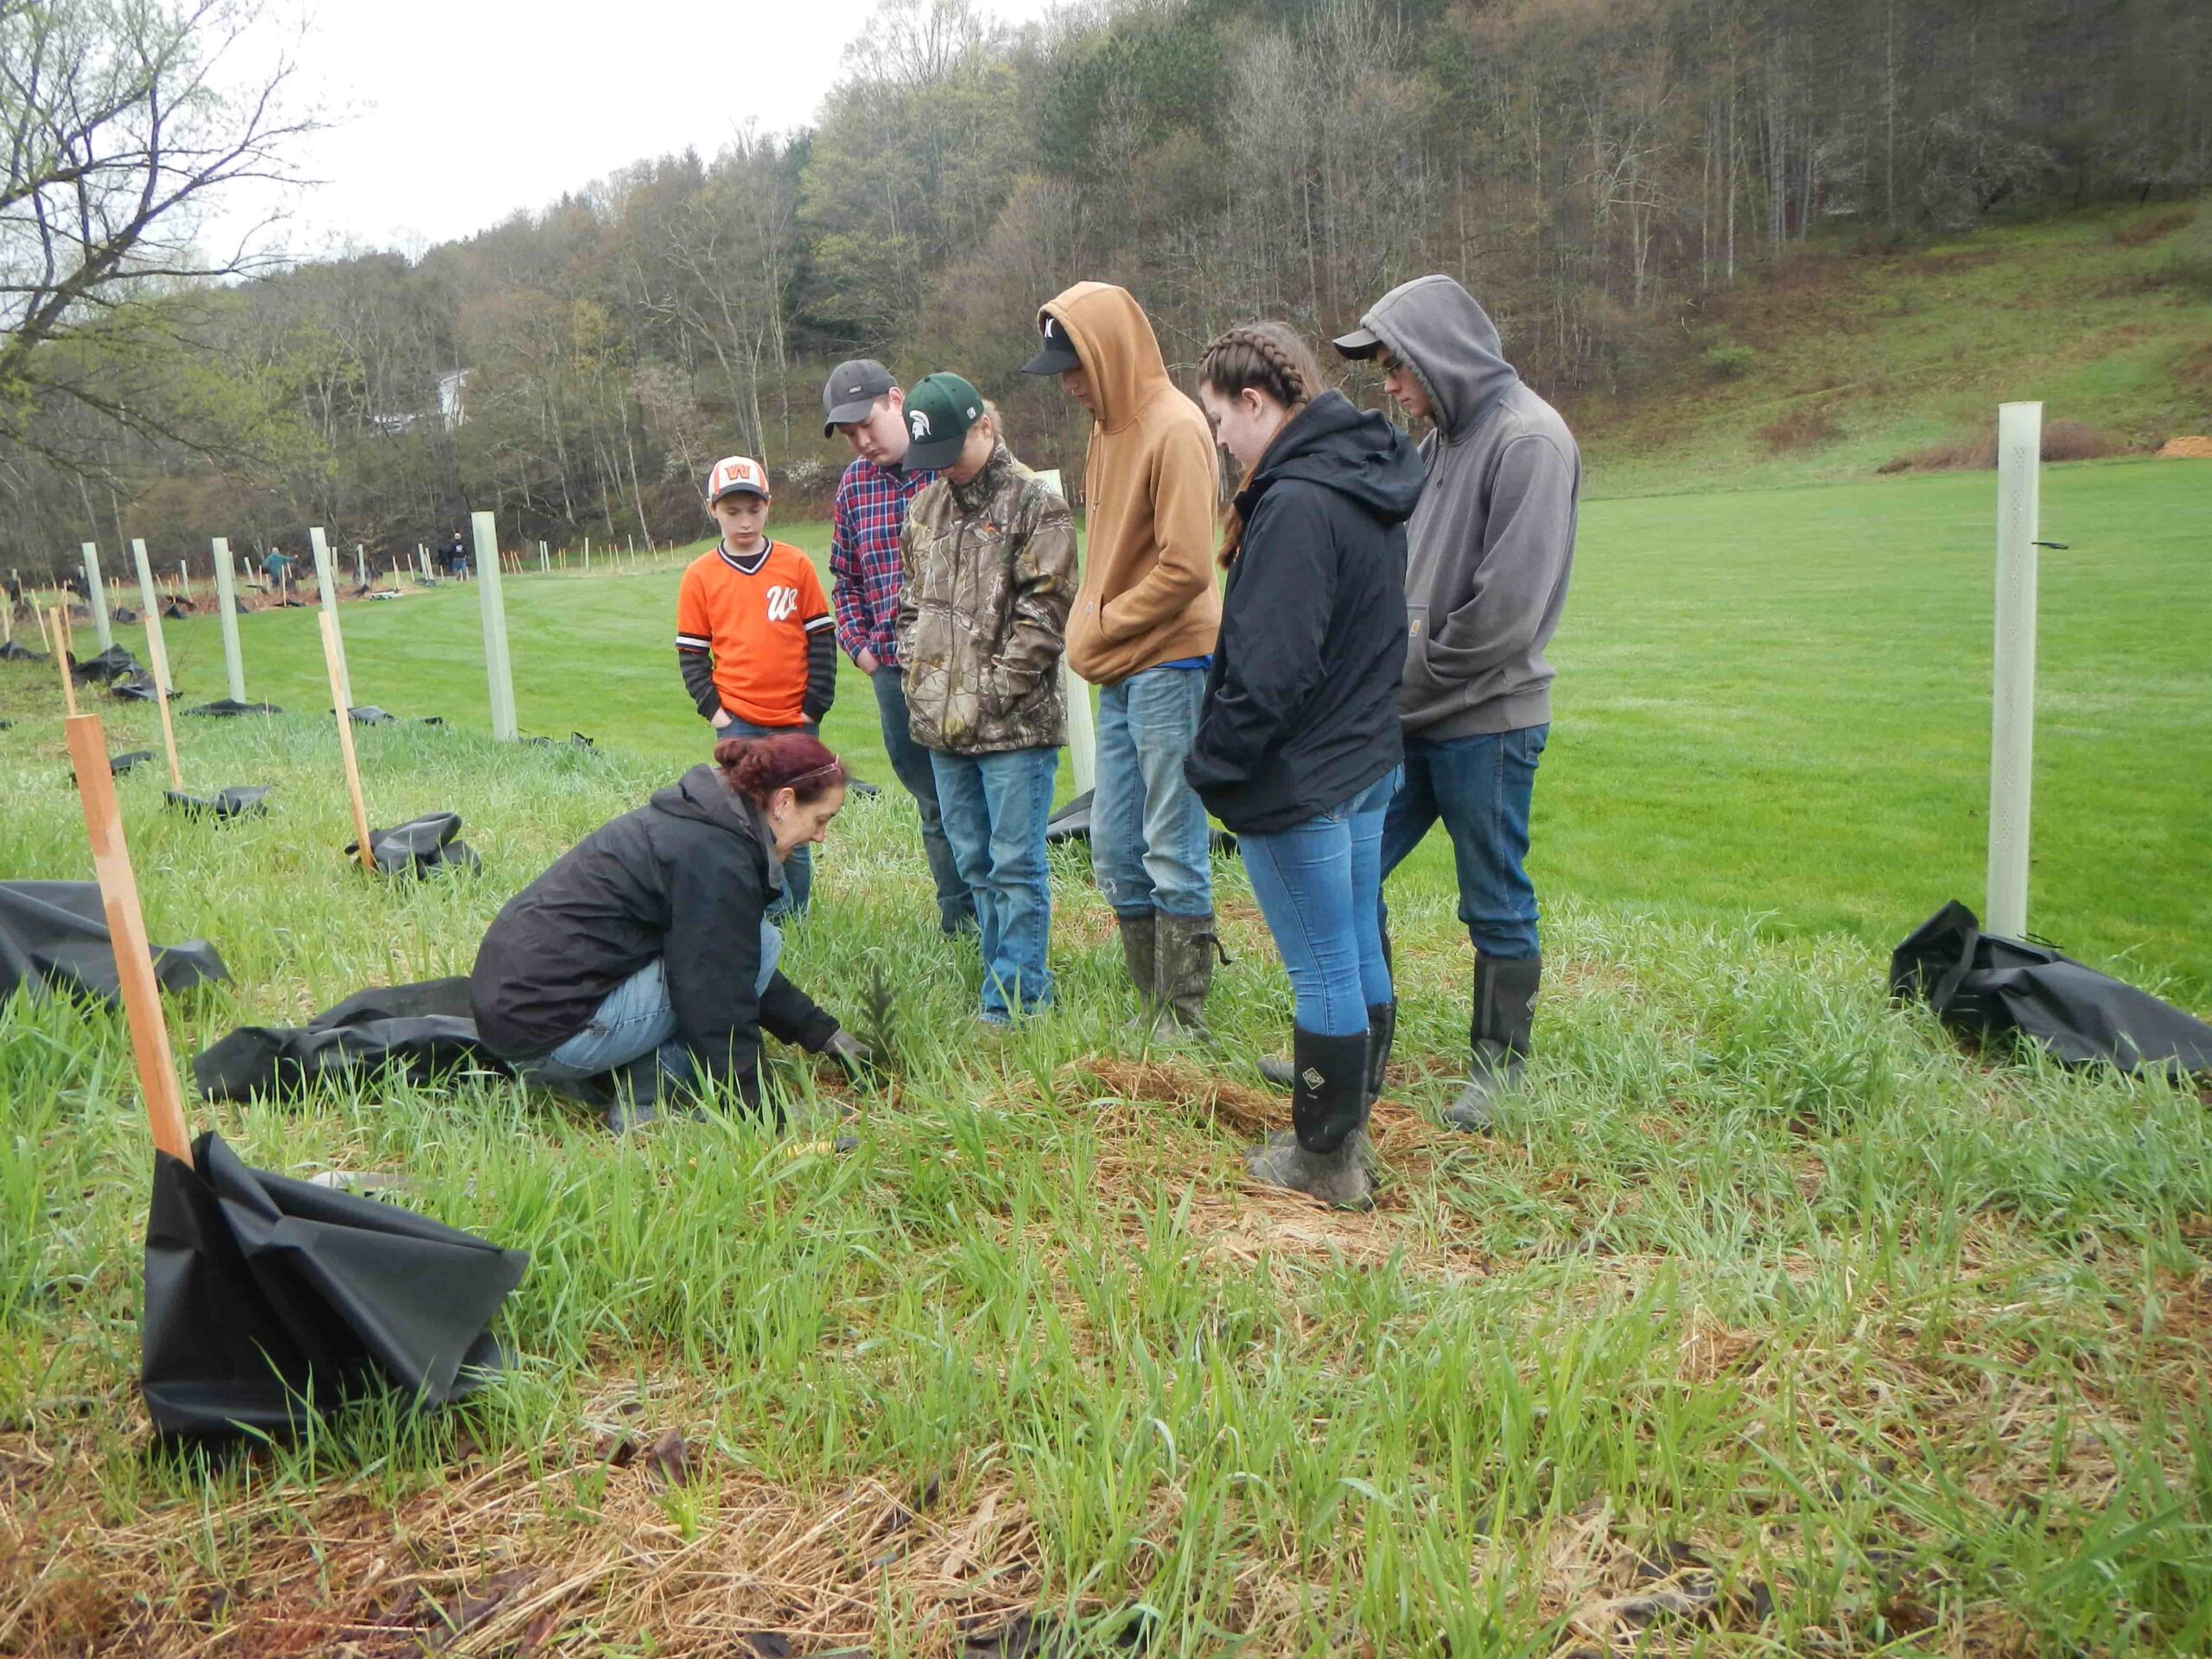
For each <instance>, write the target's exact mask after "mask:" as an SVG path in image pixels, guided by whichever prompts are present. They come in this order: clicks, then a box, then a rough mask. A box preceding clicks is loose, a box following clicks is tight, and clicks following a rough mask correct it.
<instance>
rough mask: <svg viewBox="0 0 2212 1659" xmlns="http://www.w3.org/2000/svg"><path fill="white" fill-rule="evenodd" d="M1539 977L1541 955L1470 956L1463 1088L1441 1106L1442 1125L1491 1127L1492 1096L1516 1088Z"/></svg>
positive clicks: (1533, 1015)
mask: <svg viewBox="0 0 2212 1659" xmlns="http://www.w3.org/2000/svg"><path fill="white" fill-rule="evenodd" d="M1543 976H1544V961H1543V958H1542V957H1526V958H1524V959H1522V960H1518V961H1512V962H1504V961H1500V960H1499V959H1498V958H1497V957H1476V958H1475V1014H1474V1023H1473V1025H1472V1026H1471V1028H1470V1029H1469V1031H1468V1039H1469V1044H1470V1046H1471V1049H1472V1050H1473V1053H1472V1057H1471V1061H1470V1064H1469V1070H1468V1077H1467V1086H1466V1087H1465V1088H1464V1089H1462V1090H1460V1091H1459V1098H1458V1099H1457V1100H1455V1101H1453V1102H1452V1104H1451V1105H1450V1106H1448V1107H1447V1108H1446V1109H1445V1113H1444V1122H1445V1123H1446V1125H1447V1126H1448V1127H1450V1128H1455V1129H1468V1130H1473V1131H1480V1130H1484V1129H1487V1128H1490V1126H1491V1109H1492V1107H1493V1106H1495V1105H1496V1103H1497V1100H1498V1098H1499V1097H1500V1096H1503V1095H1509V1094H1510V1093H1512V1092H1513V1091H1514V1090H1516V1089H1518V1088H1519V1087H1520V1086H1521V1063H1522V1060H1523V1059H1524V1058H1527V1056H1528V1053H1529V1032H1530V1031H1531V1029H1532V1028H1533V1027H1535V1023H1536V987H1537V986H1538V984H1539V983H1541V981H1542V979H1543Z"/></svg>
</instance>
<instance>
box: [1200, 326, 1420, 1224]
mask: <svg viewBox="0 0 2212 1659" xmlns="http://www.w3.org/2000/svg"><path fill="white" fill-rule="evenodd" d="M1198 398H1199V401H1200V403H1202V404H1204V405H1205V411H1206V416H1207V418H1208V419H1210V420H1211V422H1212V423H1213V428H1214V435H1215V436H1216V437H1217V439H1218V440H1219V442H1220V444H1221V447H1222V448H1224V449H1226V450H1227V451H1228V452H1229V454H1230V456H1231V458H1232V459H1234V460H1235V461H1237V462H1239V463H1240V464H1241V465H1242V466H1243V469H1244V481H1243V484H1242V485H1241V486H1239V488H1238V490H1237V493H1236V500H1235V502H1234V503H1233V505H1231V508H1230V516H1229V528H1228V533H1227V534H1226V535H1225V536H1224V537H1223V540H1222V563H1224V564H1225V565H1227V566H1228V567H1229V582H1228V587H1227V589H1226V591H1225V592H1224V594H1223V596H1222V613H1221V639H1220V643H1219V645H1217V648H1216V651H1215V653H1214V659H1213V666H1212V668H1211V670H1210V671H1208V675H1207V679H1206V696H1205V705H1204V709H1203V711H1202V712H1201V714H1200V715H1199V719H1198V735H1197V738H1196V739H1195V741H1193V743H1192V748H1191V753H1190V757H1189V758H1188V759H1187V760H1185V762H1184V763H1183V774H1184V776H1185V778H1187V779H1189V780H1190V784H1191V787H1192V789H1194V790H1196V791H1198V798H1199V799H1200V800H1202V801H1204V802H1205V804H1206V810H1208V811H1210V812H1211V813H1212V814H1213V815H1214V816H1215V817H1217V818H1219V819H1220V820H1221V821H1222V823H1224V824H1226V825H1228V826H1229V828H1230V829H1234V830H1236V832H1237V834H1238V836H1239V837H1240V843H1239V844H1240V845H1241V847H1242V849H1243V854H1244V867H1245V868H1246V870H1247V871H1248V872H1249V874H1250V875H1251V878H1252V893H1253V896H1254V897H1255V898H1256V899H1259V901H1260V910H1261V913H1262V914H1263V915H1264V916H1265V917H1266V918H1267V920H1268V931H1269V932H1270V933H1272V934H1274V940H1275V948H1276V949H1277V950H1280V951H1281V953H1282V961H1283V967H1284V968H1285V969H1287V971H1288V973H1289V975H1290V984H1291V989H1292V991H1293V992H1294V994H1295V995H1296V998H1297V1028H1296V1030H1295V1031H1294V1033H1293V1036H1292V1047H1293V1051H1294V1069H1295V1071H1296V1072H1297V1076H1296V1077H1295V1079H1294V1083H1293V1087H1292V1091H1291V1117H1292V1121H1293V1122H1294V1124H1295V1125H1296V1126H1297V1127H1296V1130H1295V1133H1294V1135H1285V1136H1279V1137H1276V1138H1275V1139H1274V1140H1273V1141H1270V1143H1269V1144H1268V1145H1266V1146H1263V1147H1256V1148H1255V1149H1254V1151H1253V1153H1252V1154H1251V1157H1250V1160H1249V1162H1250V1166H1251V1169H1252V1173H1253V1174H1254V1176H1255V1177H1256V1178H1257V1179H1260V1180H1262V1181H1266V1182H1268V1183H1270V1184H1271V1185H1276V1186H1287V1187H1293V1188H1295V1189H1297V1190H1298V1191H1300V1192H1308V1193H1311V1194H1312V1195H1313V1196H1314V1197H1315V1198H1320V1199H1322V1200H1323V1201H1325V1202H1326V1203H1330V1204H1337V1205H1363V1204H1364V1203H1366V1202H1367V1200H1368V1197H1369V1193H1370V1190H1371V1186H1372V1181H1371V1179H1370V1175H1369V1173H1368V1170H1367V1166H1366V1159H1365V1150H1366V1139H1367V1137H1366V1135H1365V1133H1364V1131H1365V1128H1366V1126H1367V1114H1368V1109H1369V1108H1370V1107H1371V1106H1372V1105H1373V1104H1374V1103H1375V1096H1376V1094H1377V1093H1378V1092H1379V1091H1380V1090H1381V1088H1382V1078H1383V1061H1384V1059H1385V1058H1386V1057H1387V1055H1388V1053H1389V1044H1390V1030H1391V1024H1392V1020H1393V1014H1394V1007H1393V1000H1392V995H1391V989H1390V972H1389V964H1388V963H1387V962H1386V961H1385V960H1384V957H1383V931H1382V922H1381V914H1380V906H1379V900H1380V897H1381V890H1382V884H1383V873H1382V840H1383V812H1384V809H1386V808H1387V807H1388V806H1389V803H1390V796H1391V793H1392V792H1393V791H1395V789H1396V787H1397V784H1398V777H1399V772H1400V766H1401V762H1402V760H1403V759H1404V751H1403V748H1402V746H1401V744H1400V742H1399V737H1398V680H1399V676H1400V673H1401V671H1402V669H1403V668H1404V665H1405V658H1406V597H1405V582H1406V531H1405V521H1406V519H1407V518H1408V517H1409V516H1410V515H1411V514H1412V512H1413V510H1414V503H1415V502H1416V501H1417V500H1419V499H1420V497H1421V458H1420V456H1419V455H1418V454H1415V452H1414V448H1413V446H1412V445H1411V444H1409V443H1408V442H1406V440H1405V438H1404V436H1403V435H1402V434H1400V433H1399V432H1398V431H1396V430H1395V429H1394V428H1393V427H1392V426H1391V425H1390V424H1389V422H1387V421H1385V420H1384V419H1383V417H1382V416H1380V415H1373V414H1363V413H1361V412H1360V411H1359V410H1357V409H1355V408H1353V407H1352V405H1351V404H1350V403H1349V402H1348V401H1346V399H1345V398H1344V395H1343V394H1342V393H1341V392H1336V391H1325V390H1323V389H1322V387H1321V385H1320V376H1319V372H1318V371H1317V370H1316V369H1315V368H1314V366H1313V357H1312V355H1311V354H1310V353H1308V352H1307V351H1306V347H1305V346H1304V344H1303V343H1302V342H1300V340H1299V339H1298V337H1297V335H1295V334H1292V333H1291V332H1290V331H1289V330H1288V329H1287V328H1285V327H1282V326H1281V324H1280V323H1265V322H1263V323H1255V324H1252V325H1249V326H1248V327H1243V328H1232V329H1230V331H1229V332H1228V333H1227V334H1223V335H1222V336H1220V337H1219V338H1218V339H1217V340H1214V341H1213V343H1212V344H1211V345H1210V346H1207V347H1206V349H1205V355H1204V356H1203V357H1201V358H1200V359H1198Z"/></svg>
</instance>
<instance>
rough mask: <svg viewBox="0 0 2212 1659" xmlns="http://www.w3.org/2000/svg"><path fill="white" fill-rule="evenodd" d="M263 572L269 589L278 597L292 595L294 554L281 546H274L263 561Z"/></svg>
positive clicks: (282, 597) (284, 597)
mask: <svg viewBox="0 0 2212 1659" xmlns="http://www.w3.org/2000/svg"><path fill="white" fill-rule="evenodd" d="M261 574H262V577H263V579H264V580H265V581H266V582H268V583H269V591H270V593H272V594H275V595H276V596H277V598H278V599H280V600H282V599H289V598H290V597H291V596H292V556H291V555H290V554H289V553H287V552H285V551H284V550H283V548H281V547H272V548H270V550H269V554H268V556H267V557H266V558H264V559H263V560H262V562H261Z"/></svg>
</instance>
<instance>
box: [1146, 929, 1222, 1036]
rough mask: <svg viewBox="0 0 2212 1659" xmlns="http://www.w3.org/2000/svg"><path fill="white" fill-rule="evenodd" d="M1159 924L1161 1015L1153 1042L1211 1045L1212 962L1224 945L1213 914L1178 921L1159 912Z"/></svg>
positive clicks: (1156, 1024) (1153, 1030) (1154, 1030)
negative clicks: (1208, 998) (1208, 1017)
mask: <svg viewBox="0 0 2212 1659" xmlns="http://www.w3.org/2000/svg"><path fill="white" fill-rule="evenodd" d="M1154 920H1155V921H1156V923H1157V924H1158V931H1157V938H1158V941H1159V944H1158V955H1157V961H1158V964H1159V966H1158V972H1159V976H1160V977H1159V978H1158V980H1157V981H1156V982H1155V985H1156V987H1157V992H1158V995H1157V1000H1158V1001H1159V1004H1160V1013H1159V1014H1158V1016H1157V1017H1156V1018H1155V1019H1154V1021H1153V1027H1152V1040H1153V1041H1154V1042H1155V1043H1158V1044H1160V1045H1162V1046H1172V1045H1174V1044H1177V1043H1188V1042H1196V1043H1201V1044H1205V1043H1211V1042H1212V1040H1213V1033H1211V1032H1210V1031H1208V1030H1207V1029H1206V993H1207V992H1208V991H1210V990H1211V989H1212V988H1213V963H1214V957H1216V956H1217V955H1218V954H1219V953H1220V951H1221V940H1220V938H1219V937H1218V936H1217V934H1216V933H1215V931H1214V920H1213V912H1211V911H1208V912H1206V913H1205V915H1203V916H1177V915H1174V914H1172V913H1171V912H1167V911H1164V910H1163V911H1161V912H1159V914H1158V916H1157V917H1156V918H1154Z"/></svg>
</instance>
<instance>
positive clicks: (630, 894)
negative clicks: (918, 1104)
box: [468, 766, 837, 1103]
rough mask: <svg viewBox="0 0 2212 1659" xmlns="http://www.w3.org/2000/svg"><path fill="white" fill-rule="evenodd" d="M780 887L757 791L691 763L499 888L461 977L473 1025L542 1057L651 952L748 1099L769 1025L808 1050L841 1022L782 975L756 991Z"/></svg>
mask: <svg viewBox="0 0 2212 1659" xmlns="http://www.w3.org/2000/svg"><path fill="white" fill-rule="evenodd" d="M781 890H782V874H781V870H780V868H779V866H778V864H777V862H776V858H775V853H774V851H773V849H772V844H771V841H770V837H769V835H768V832H767V829H766V825H765V824H764V823H762V822H761V821H760V814H759V813H758V811H756V810H755V809H754V808H753V804H752V803H751V802H750V801H748V800H747V799H745V798H743V797H742V796H740V795H735V794H733V793H731V791H730V790H729V789H728V786H727V785H724V784H723V782H722V780H721V774H720V773H719V772H716V771H715V768H714V767H712V766H694V767H692V768H691V770H690V772H686V773H684V775H683V777H682V778H681V779H678V780H677V782H675V783H673V784H671V785H669V786H668V787H667V788H666V789H664V790H661V791H658V792H657V793H656V794H655V795H654V796H653V798H652V800H651V801H650V802H649V803H648V804H645V805H644V806H641V807H639V809H638V810H636V811H634V812H626V813H624V814H623V815H622V816H621V817H619V818H616V819H615V820H613V822H612V823H604V824H601V826H600V827H599V828H598V829H594V830H593V831H592V832H591V834H589V835H588V836H585V837H584V838H583V839H582V841H580V842H577V843H576V844H575V846H574V847H572V848H570V849H569V850H568V852H566V853H565V854H563V855H562V856H561V857H560V859H558V860H557V861H556V862H555V863H554V865H553V867H552V868H550V869H549V870H547V871H546V872H545V874H543V875H541V876H539V877H538V878H537V880H535V881H533V882H531V884H530V885H529V886H528V887H524V889H523V890H522V891H521V892H520V893H517V894H516V895H515V896H514V897H513V898H512V899H509V900H508V901H507V905H506V908H505V909H504V910H502V911H501V912H499V915H498V916H497V917H496V918H493V923H492V926H491V929H490V931H487V932H486V934H485V936H484V944H483V945H482V947H481V948H480V950H478V951H477V953H476V969H475V972H474V974H472V975H471V976H469V982H468V989H469V1001H470V1003H471V1004H472V1006H473V1007H474V1011H475V1014H476V1029H477V1032H478V1034H479V1035H480V1036H481V1037H482V1038H483V1039H484V1040H485V1041H486V1043H488V1044H490V1045H491V1046H492V1048H493V1052H496V1053H498V1054H499V1055H500V1056H501V1058H506V1059H512V1060H531V1059H537V1058H541V1057H543V1055H545V1054H546V1053H548V1052H550V1051H551V1050H553V1049H556V1048H558V1047H559V1046H561V1045H562V1044H563V1043H565V1042H566V1041H568V1040H569V1038H571V1037H573V1036H575V1034H576V1033H578V1032H580V1031H582V1029H583V1028H584V1027H585V1026H586V1025H587V1024H588V1022H589V1021H590V1020H591V1017H592V1014H594V1012H595V1011H596V1010H597V1008H598V1007H599V1005H600V1003H601V1001H604V1000H605V999H606V996H607V993H608V992H609V991H611V990H613V988H615V987H616V986H617V985H620V983H621V982H623V981H624V980H626V979H627V978H629V977H630V976H631V975H632V974H634V973H636V972H637V971H638V970H639V969H640V968H643V967H644V966H645V964H646V963H650V962H652V960H653V959H654V958H655V957H659V958H660V959H661V960H662V961H663V963H664V964H665V969H664V971H665V972H666V974H667V976H668V993H669V997H670V1000H671V1001H672V1002H673V1003H674V1004H675V1007H676V1022H677V1023H676V1034H677V1040H678V1041H680V1042H682V1043H683V1045H684V1046H686V1047H687V1048H689V1049H690V1051H691V1054H692V1057H693V1058H694V1059H696V1061H697V1062H698V1064H699V1065H700V1067H701V1068H702V1071H705V1072H706V1074H707V1075H708V1076H709V1078H711V1079H712V1080H713V1081H715V1082H717V1083H728V1084H734V1085H735V1086H736V1087H737V1089H738V1090H739V1091H740V1092H741V1094H742V1096H744V1098H745V1099H746V1100H747V1102H748V1103H758V1101H759V1098H760V1033H761V1032H762V1031H763V1030H766V1032H768V1033H770V1034H771V1035H772V1036H776V1037H779V1038H781V1039H784V1040H785V1042H791V1043H798V1044H800V1045H802V1046H804V1047H805V1048H807V1049H809V1050H810V1051H814V1052H819V1051H820V1050H821V1047H822V1046H823V1044H824V1043H826V1042H828V1041H829V1039H830V1038H831V1037H832V1036H834V1035H835V1034H836V1030H837V1022H836V1020H834V1019H832V1018H831V1017H830V1016H829V1014H825V1013H824V1012H823V1010H822V1009H821V1008H819V1007H816V1006H815V1004H814V1001H813V999H812V998H810V997H809V996H808V995H806V993H805V992H804V991H802V990H800V989H799V988H798V986H796V985H794V984H792V983H791V981H789V980H787V979H785V977H784V976H783V975H782V974H780V973H779V974H777V975H776V976H774V977H773V978H772V979H771V980H770V981H769V982H768V989H767V991H766V994H765V995H755V994H754V991H753V987H754V986H755V985H756V984H757V983H758V982H759V981H760V917H761V912H763V911H765V910H766V908H767V907H768V906H769V905H771V904H772V903H773V902H774V901H775V899H776V897H777V895H778V894H779V893H780V892H781Z"/></svg>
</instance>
